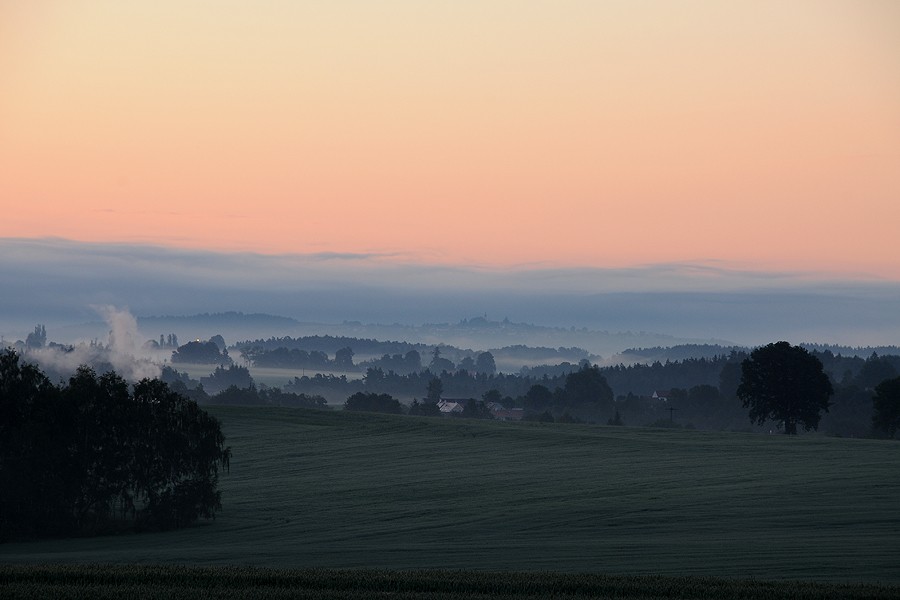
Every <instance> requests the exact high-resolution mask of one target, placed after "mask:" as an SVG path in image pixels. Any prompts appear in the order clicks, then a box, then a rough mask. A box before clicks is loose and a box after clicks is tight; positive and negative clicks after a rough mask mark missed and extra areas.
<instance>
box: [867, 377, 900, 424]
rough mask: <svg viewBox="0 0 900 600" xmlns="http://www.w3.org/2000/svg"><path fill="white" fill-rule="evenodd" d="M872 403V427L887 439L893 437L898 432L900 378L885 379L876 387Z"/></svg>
mask: <svg viewBox="0 0 900 600" xmlns="http://www.w3.org/2000/svg"><path fill="white" fill-rule="evenodd" d="M872 403H873V408H874V409H875V412H874V414H873V415H872V425H873V426H874V427H875V429H876V430H880V431H883V432H884V433H885V434H886V435H887V436H888V437H889V438H892V437H894V435H896V433H897V430H900V377H895V378H894V379H886V380H885V381H882V382H881V383H879V384H878V385H876V386H875V396H874V398H872Z"/></svg>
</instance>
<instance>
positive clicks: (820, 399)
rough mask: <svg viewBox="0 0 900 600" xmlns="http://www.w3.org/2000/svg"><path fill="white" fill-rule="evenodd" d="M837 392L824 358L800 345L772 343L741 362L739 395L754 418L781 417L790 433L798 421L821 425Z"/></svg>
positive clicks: (810, 426) (806, 425) (759, 420)
mask: <svg viewBox="0 0 900 600" xmlns="http://www.w3.org/2000/svg"><path fill="white" fill-rule="evenodd" d="M833 394H834V389H833V388H832V386H831V381H829V379H828V376H827V375H825V372H824V370H823V369H822V363H821V361H819V359H818V358H816V357H815V356H813V355H812V354H810V353H809V352H807V351H806V350H805V349H803V348H801V347H799V346H791V345H790V344H789V343H787V342H777V343H774V344H769V345H768V346H764V347H762V348H757V349H756V350H754V351H753V352H752V353H751V354H750V357H749V358H747V359H746V360H744V362H743V363H741V384H740V385H739V386H738V389H737V396H738V398H740V399H741V401H742V402H743V403H744V407H746V408H749V409H750V420H751V421H755V422H756V423H758V424H760V425H762V424H763V423H764V422H765V421H766V420H769V419H772V420H775V421H780V422H781V423H783V425H784V433H786V434H788V435H794V434H796V433H797V425H802V426H803V427H804V429H806V430H807V431H809V430H810V429H817V428H818V426H819V419H820V418H821V412H822V411H823V410H824V411H826V412H827V411H828V407H829V405H830V402H829V398H830V397H831V396H832V395H833Z"/></svg>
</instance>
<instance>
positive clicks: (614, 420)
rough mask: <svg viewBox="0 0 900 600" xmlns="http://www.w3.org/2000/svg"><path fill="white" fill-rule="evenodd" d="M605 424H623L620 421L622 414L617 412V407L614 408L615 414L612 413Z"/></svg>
mask: <svg viewBox="0 0 900 600" xmlns="http://www.w3.org/2000/svg"><path fill="white" fill-rule="evenodd" d="M606 424H607V425H616V426H622V425H624V424H625V423H623V422H622V415H620V414H619V409H616V414H615V415H613V417H612V418H611V419H610V420H609V421H607V422H606Z"/></svg>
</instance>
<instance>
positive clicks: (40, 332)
mask: <svg viewBox="0 0 900 600" xmlns="http://www.w3.org/2000/svg"><path fill="white" fill-rule="evenodd" d="M46 342H47V329H46V328H45V327H44V326H43V325H38V326H37V327H35V328H34V331H33V332H31V333H29V334H28V336H27V337H26V338H25V346H27V347H28V348H43V347H44V344H45V343H46Z"/></svg>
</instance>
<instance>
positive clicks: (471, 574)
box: [0, 565, 900, 600]
mask: <svg viewBox="0 0 900 600" xmlns="http://www.w3.org/2000/svg"><path fill="white" fill-rule="evenodd" d="M0 597H3V598H23V599H24V598H51V597H52V598H61V599H80V598H123V597H127V598H129V599H130V600H141V599H144V598H159V597H166V598H225V599H230V598H251V599H252V598H309V599H323V600H324V599H331V598H351V599H352V598H360V599H361V598H373V597H375V598H377V597H390V598H395V599H407V598H409V599H412V598H417V599H433V600H456V599H459V600H477V599H482V598H484V599H487V598H500V599H510V600H511V599H514V598H559V599H568V598H572V599H575V598H620V599H634V600H642V599H650V598H691V599H698V600H699V599H704V598H741V599H745V600H755V599H757V598H759V599H763V598H765V599H773V600H778V599H780V598H785V599H787V598H790V599H800V600H803V599H804V598H809V599H812V598H816V599H820V600H821V599H826V600H827V599H830V598H834V599H838V598H842V599H843V598H850V599H852V598H871V599H876V600H877V599H880V598H884V599H887V598H897V597H900V587H897V586H879V585H861V584H825V583H812V582H797V581H778V582H767V581H755V580H730V579H716V578H701V577H656V576H613V575H593V574H559V573H546V572H528V573H514V572H504V573H490V572H479V571H381V570H331V569H295V570H290V569H279V570H276V569H260V568H248V567H183V566H104V565H65V566H59V565H42V566H2V565H0Z"/></svg>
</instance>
